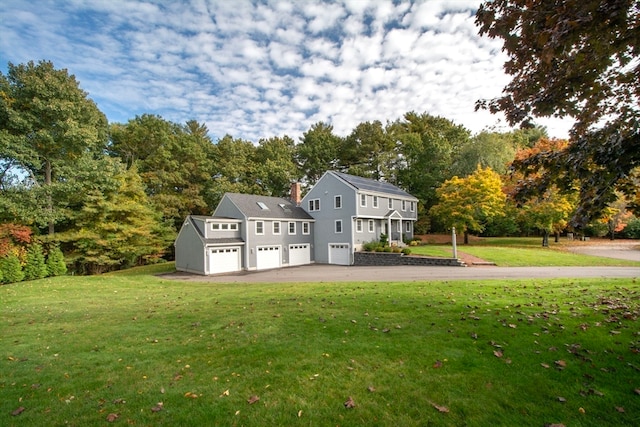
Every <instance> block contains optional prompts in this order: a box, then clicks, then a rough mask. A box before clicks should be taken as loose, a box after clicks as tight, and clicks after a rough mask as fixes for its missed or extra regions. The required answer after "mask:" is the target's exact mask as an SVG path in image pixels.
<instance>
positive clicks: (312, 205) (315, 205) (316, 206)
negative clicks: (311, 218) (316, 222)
mask: <svg viewBox="0 0 640 427" xmlns="http://www.w3.org/2000/svg"><path fill="white" fill-rule="evenodd" d="M319 210H320V199H311V200H309V212H313V211H319Z"/></svg>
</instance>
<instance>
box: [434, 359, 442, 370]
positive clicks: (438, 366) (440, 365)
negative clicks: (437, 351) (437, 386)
mask: <svg viewBox="0 0 640 427" xmlns="http://www.w3.org/2000/svg"><path fill="white" fill-rule="evenodd" d="M433 368H434V369H438V368H442V360H436V363H434V364H433Z"/></svg>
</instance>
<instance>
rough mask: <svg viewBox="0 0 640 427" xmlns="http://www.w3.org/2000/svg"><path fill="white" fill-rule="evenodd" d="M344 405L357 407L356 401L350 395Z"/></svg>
mask: <svg viewBox="0 0 640 427" xmlns="http://www.w3.org/2000/svg"><path fill="white" fill-rule="evenodd" d="M344 407H345V408H347V409H353V408H355V407H356V402H354V401H353V398H352V397H351V396H349V398H348V399H347V401H346V402H344Z"/></svg>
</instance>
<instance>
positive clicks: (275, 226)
mask: <svg viewBox="0 0 640 427" xmlns="http://www.w3.org/2000/svg"><path fill="white" fill-rule="evenodd" d="M273 234H280V221H274V222H273Z"/></svg>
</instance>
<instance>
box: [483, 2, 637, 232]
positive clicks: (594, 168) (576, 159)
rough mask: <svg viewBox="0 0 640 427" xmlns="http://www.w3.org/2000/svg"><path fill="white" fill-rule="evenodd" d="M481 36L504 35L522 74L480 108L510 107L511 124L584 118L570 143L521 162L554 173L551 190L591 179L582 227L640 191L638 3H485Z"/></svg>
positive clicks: (580, 213) (584, 191)
mask: <svg viewBox="0 0 640 427" xmlns="http://www.w3.org/2000/svg"><path fill="white" fill-rule="evenodd" d="M476 23H477V24H478V25H479V27H480V30H479V31H480V34H481V35H484V34H486V35H488V36H489V37H492V38H500V39H502V40H503V41H504V47H503V50H504V51H505V52H506V53H507V55H508V56H509V60H508V61H507V62H506V63H505V65H504V68H505V71H506V72H507V73H508V74H509V75H511V76H512V80H511V82H510V83H509V84H508V85H507V86H506V87H505V89H504V90H503V94H504V95H502V96H501V97H498V98H495V99H493V100H490V101H488V102H487V101H479V103H478V104H477V107H479V108H489V110H490V111H492V112H503V113H504V114H505V116H506V117H507V120H508V121H509V122H510V123H511V124H520V125H523V126H528V125H529V124H530V123H531V120H532V119H533V118H534V117H548V116H556V117H561V118H569V119H573V120H575V124H574V126H573V128H572V130H571V139H570V145H569V147H568V148H567V150H565V151H562V152H554V153H539V154H538V155H536V156H533V157H529V158H527V159H526V161H525V162H516V163H514V167H516V168H523V169H535V168H536V166H539V167H540V168H542V169H544V170H545V173H544V174H545V175H546V179H544V180H541V181H539V183H541V184H544V185H543V186H541V187H538V191H539V192H540V193H544V192H545V191H546V190H547V189H548V188H549V187H550V186H551V185H554V184H555V185H557V186H558V187H560V188H561V189H562V188H563V186H564V185H566V184H567V183H571V182H573V181H574V180H576V179H577V180H579V181H580V182H581V184H582V185H581V187H580V199H579V207H578V209H577V210H576V212H575V214H574V215H573V219H572V221H573V223H574V225H575V226H584V225H585V224H587V223H588V222H589V221H590V220H591V219H594V218H597V217H598V216H599V214H600V212H602V210H603V209H604V208H605V207H606V206H607V205H608V204H609V203H611V202H613V201H614V200H615V199H616V195H615V193H616V191H620V192H622V193H624V194H627V195H630V194H631V193H632V192H634V191H635V188H634V186H633V185H632V182H630V180H629V176H630V174H631V172H632V171H633V169H634V168H636V167H638V165H640V150H639V149H638V146H640V126H639V125H638V123H640V108H639V107H638V99H640V78H639V76H640V62H638V57H639V56H640V7H638V2H637V0H615V1H602V0H567V1H563V2H560V3H559V2H556V1H537V2H532V1H529V0H495V1H487V2H485V3H483V4H482V5H481V6H480V8H479V10H478V12H477V14H476Z"/></svg>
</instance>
